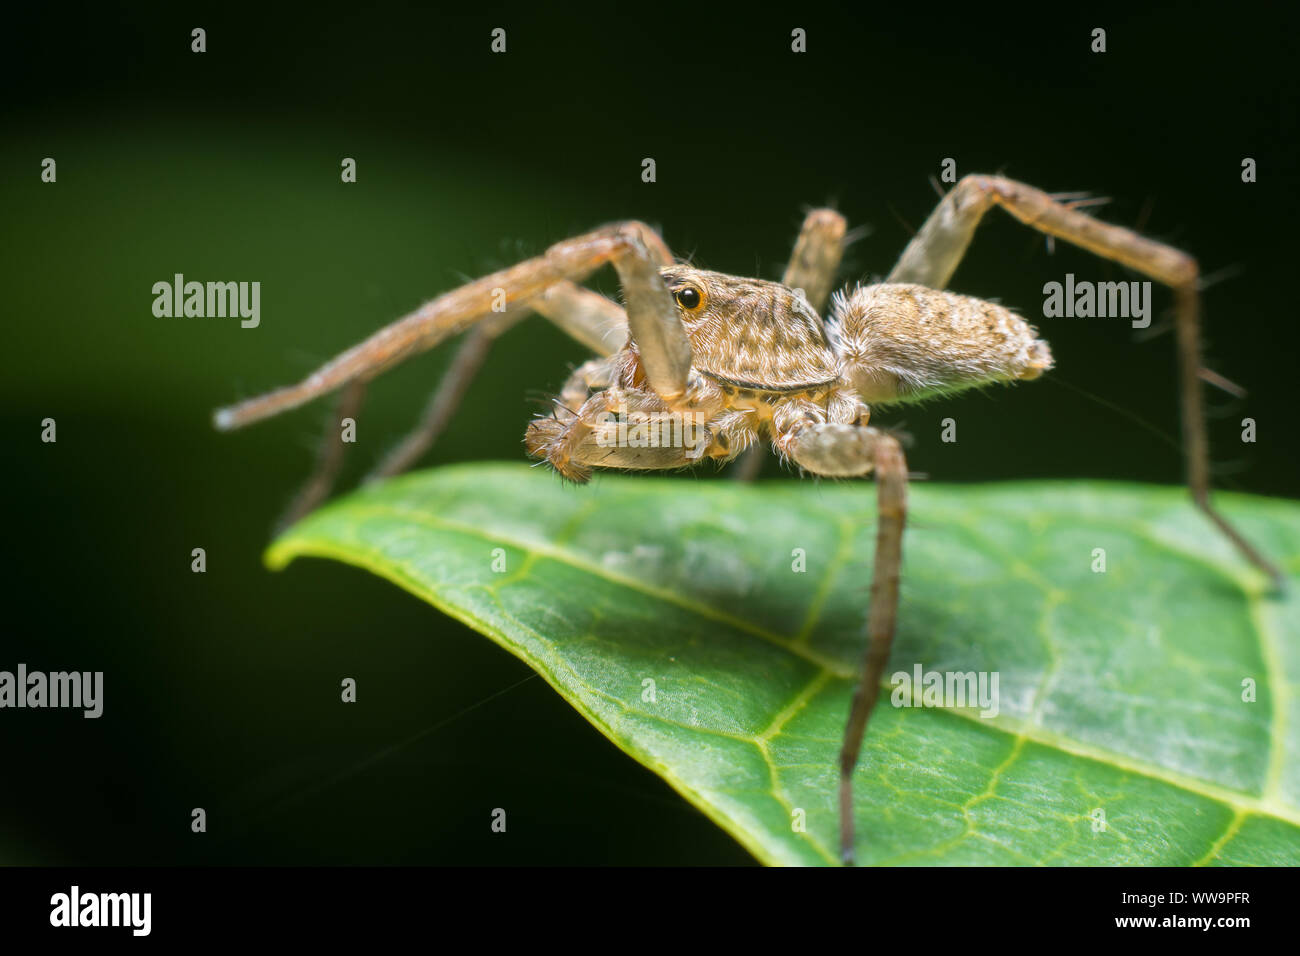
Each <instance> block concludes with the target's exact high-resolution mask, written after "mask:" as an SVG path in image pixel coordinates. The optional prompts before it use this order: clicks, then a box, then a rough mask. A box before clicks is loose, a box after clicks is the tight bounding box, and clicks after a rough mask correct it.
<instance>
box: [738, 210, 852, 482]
mask: <svg viewBox="0 0 1300 956" xmlns="http://www.w3.org/2000/svg"><path fill="white" fill-rule="evenodd" d="M847 232H848V223H847V222H846V221H845V219H844V217H843V216H841V215H840V214H839V213H838V212H836V211H835V210H834V209H813V210H812V211H810V212H809V213H808V215H806V216H805V217H804V220H803V225H802V226H801V227H800V229H799V236H798V238H796V239H795V242H794V251H793V252H791V254H790V261H789V262H788V263H787V264H786V267H785V273H784V274H783V275H782V276H781V284H782V285H784V286H787V287H789V288H791V289H803V293H804V297H805V298H806V299H807V300H808V304H809V305H811V306H812V307H813V308H814V309H815V310H816V311H817V314H818V315H821V314H822V313H824V312H825V311H826V303H827V301H828V300H829V299H830V296H831V288H832V286H833V285H834V283H835V273H836V271H838V269H839V267H840V260H841V259H842V258H843V257H844V247H845V245H846V242H845V235H846V234H847ZM766 460H767V448H766V447H765V446H764V445H763V444H762V443H761V442H755V443H754V444H753V445H751V446H750V447H749V448H748V449H747V450H746V451H745V452H744V454H742V455H741V456H740V457H739V458H738V459H737V460H736V464H735V465H734V466H733V468H732V470H731V477H732V478H734V479H735V480H736V481H753V480H754V479H755V478H757V477H758V473H759V472H760V471H762V469H763V463H764V462H765V461H766Z"/></svg>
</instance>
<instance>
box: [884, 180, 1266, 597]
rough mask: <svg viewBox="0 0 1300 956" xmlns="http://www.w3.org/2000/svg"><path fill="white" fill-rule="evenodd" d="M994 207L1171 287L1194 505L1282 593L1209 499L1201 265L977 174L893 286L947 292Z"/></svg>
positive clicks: (919, 237) (895, 274)
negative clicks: (1202, 377)
mask: <svg viewBox="0 0 1300 956" xmlns="http://www.w3.org/2000/svg"><path fill="white" fill-rule="evenodd" d="M995 205H996V206H1001V207H1002V208H1003V209H1005V210H1006V211H1007V212H1008V213H1010V214H1011V215H1012V216H1014V217H1015V218H1016V219H1019V220H1020V221H1021V222H1023V223H1024V224H1025V225H1027V226H1029V227H1030V228H1032V229H1037V230H1038V231H1039V232H1042V233H1045V234H1047V235H1049V236H1056V237H1058V238H1060V239H1064V240H1065V241H1066V242H1069V243H1072V244H1073V245H1076V246H1079V247H1081V248H1083V249H1087V250H1088V251H1089V252H1092V253H1094V254H1096V255H1098V256H1101V257H1102V258H1104V259H1110V260H1112V261H1114V262H1118V263H1120V264H1122V265H1125V266H1128V267H1129V268H1131V269H1134V270H1136V271H1137V272H1140V273H1141V274H1143V275H1146V276H1149V277H1151V278H1152V279H1155V280H1156V281H1158V282H1160V283H1162V284H1164V285H1167V286H1169V287H1170V288H1171V289H1173V292H1174V304H1175V322H1176V328H1177V336H1178V359H1179V381H1180V385H1179V388H1180V391H1181V414H1182V422H1183V446H1184V453H1185V456H1186V467H1187V485H1188V488H1189V490H1190V491H1191V495H1192V500H1193V501H1194V502H1195V503H1196V506H1197V507H1198V508H1200V509H1201V511H1203V512H1204V513H1205V514H1206V516H1207V517H1209V519H1210V520H1211V521H1213V522H1214V524H1215V525H1217V526H1218V528H1219V530H1220V531H1221V532H1222V533H1223V534H1224V535H1225V536H1226V537H1227V538H1228V540H1230V541H1231V542H1232V543H1233V544H1234V545H1235V546H1236V548H1237V550H1238V551H1239V552H1240V553H1241V554H1242V556H1243V557H1245V558H1246V559H1247V560H1248V561H1250V562H1251V563H1252V564H1254V565H1255V566H1256V567H1257V568H1259V569H1261V570H1262V571H1264V572H1265V573H1267V574H1268V575H1269V576H1270V577H1271V578H1272V579H1273V582H1274V584H1275V585H1276V586H1278V587H1281V585H1282V580H1283V578H1282V574H1281V572H1280V571H1279V570H1278V568H1277V567H1276V566H1275V565H1274V564H1273V563H1272V562H1270V561H1269V560H1268V559H1267V558H1265V557H1264V555H1263V554H1261V553H1260V552H1259V550H1258V549H1256V548H1255V546H1254V545H1252V544H1251V543H1250V542H1249V541H1247V540H1246V539H1245V538H1244V537H1242V535H1241V534H1240V533H1239V532H1238V531H1237V529H1236V528H1234V527H1233V526H1232V525H1231V524H1230V523H1229V522H1228V520H1227V519H1226V518H1224V517H1223V516H1222V515H1221V514H1219V512H1218V511H1217V510H1216V509H1215V507H1214V505H1213V503H1212V502H1211V501H1210V447H1209V437H1208V435H1207V432H1206V428H1205V409H1204V406H1203V404H1202V396H1201V385H1200V373H1201V344H1200V339H1201V332H1200V302H1199V298H1198V295H1197V280H1198V276H1199V272H1200V270H1199V268H1198V266H1197V263H1196V260H1195V259H1193V258H1192V257H1191V256H1189V255H1188V254H1187V253H1185V252H1181V251H1179V250H1177V249H1174V248H1172V247H1171V246H1167V245H1164V244H1163V243H1159V242H1155V241H1153V240H1151V239H1147V238H1144V237H1143V236H1140V235H1138V234H1137V233H1135V232H1133V231H1132V230H1130V229H1125V228H1123V227H1122V226H1115V225H1111V224H1109V223H1104V222H1101V221H1099V220H1097V219H1093V218H1092V217H1091V216H1088V215H1086V214H1084V213H1082V212H1078V211H1076V210H1075V209H1073V208H1071V206H1070V205H1069V204H1062V203H1059V202H1057V201H1056V200H1054V199H1053V198H1052V197H1051V196H1049V195H1048V194H1047V193H1044V192H1042V191H1041V190H1038V189H1035V188H1033V187H1032V186H1027V185H1025V184H1024V183H1019V182H1015V181H1014V180H1010V179H1004V178H1003V177H1001V176H980V175H972V176H966V177H965V178H963V179H962V180H961V182H959V183H958V184H957V185H956V186H955V187H954V188H953V189H952V190H951V191H950V192H949V193H948V194H947V195H946V196H944V197H943V200H942V201H941V202H940V203H939V205H938V206H937V207H936V208H935V210H934V212H933V213H931V214H930V218H929V219H927V220H926V222H925V225H924V226H922V227H921V231H920V232H918V233H917V234H916V236H915V237H914V238H913V239H912V241H911V242H909V243H908V244H907V248H905V249H904V250H903V254H902V255H901V256H900V257H899V259H898V262H897V264H896V265H895V266H894V269H893V271H892V272H891V273H890V274H889V277H888V279H887V281H888V282H899V283H915V284H918V285H925V286H929V287H930V288H932V289H944V288H946V287H947V284H948V281H949V279H951V278H952V274H953V272H954V271H955V270H956V268H957V264H958V263H959V262H960V261H961V259H962V256H963V255H964V254H965V252H966V249H967V247H968V246H969V245H970V242H971V238H972V236H973V235H974V233H975V228H976V227H977V226H978V225H979V223H980V220H981V219H982V218H983V216H984V213H986V212H987V211H988V210H989V209H991V208H992V207H993V206H995Z"/></svg>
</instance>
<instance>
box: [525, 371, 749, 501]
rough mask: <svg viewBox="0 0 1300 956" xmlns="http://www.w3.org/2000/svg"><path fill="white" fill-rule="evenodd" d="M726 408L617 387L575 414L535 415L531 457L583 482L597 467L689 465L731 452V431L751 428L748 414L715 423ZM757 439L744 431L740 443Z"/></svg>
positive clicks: (727, 416) (643, 468)
mask: <svg viewBox="0 0 1300 956" xmlns="http://www.w3.org/2000/svg"><path fill="white" fill-rule="evenodd" d="M695 397H696V398H698V397H699V396H695ZM722 411H723V410H722V407H721V403H716V402H711V401H710V402H708V403H701V402H698V401H688V402H687V403H686V404H685V405H684V406H680V407H675V406H673V405H671V404H669V403H668V402H665V401H664V400H663V399H662V398H660V397H659V396H658V395H655V394H654V393H653V392H649V391H646V390H644V389H639V388H626V387H623V386H619V385H613V386H610V387H609V388H606V389H603V390H602V391H599V392H596V393H595V394H594V395H592V396H591V397H590V398H588V399H587V400H586V402H584V403H583V405H582V407H581V408H579V409H578V411H577V413H576V414H565V415H555V416H546V417H542V418H536V419H534V420H533V421H532V422H531V423H530V424H529V426H528V432H527V434H526V436H525V438H524V442H525V444H526V446H527V448H528V454H529V455H531V456H532V457H534V458H542V459H545V460H546V462H547V463H548V464H549V465H550V466H551V467H552V468H554V469H555V470H556V471H557V472H559V473H560V474H561V475H562V476H564V477H565V478H567V479H569V480H570V481H574V482H579V483H581V482H585V481H587V480H588V479H589V478H590V477H591V471H592V469H593V468H615V469H623V470H628V471H656V470H662V469H671V468H685V467H688V466H691V465H696V464H699V463H700V462H701V461H702V460H704V459H705V458H728V457H730V455H731V454H732V452H731V451H730V448H731V447H732V446H731V445H730V442H729V438H728V435H729V434H730V435H732V436H733V437H734V436H736V435H738V434H739V432H740V431H742V430H743V429H744V428H745V427H746V423H745V422H744V421H743V419H744V418H745V416H743V415H738V414H737V415H731V414H728V413H724V414H723V424H722V427H714V426H715V423H714V422H713V421H712V419H713V417H714V416H715V415H717V414H718V413H719V412H722ZM752 437H753V436H752V433H749V434H746V435H744V436H743V437H742V438H741V440H740V441H741V445H740V446H741V447H743V444H744V443H745V442H748V441H749V440H752Z"/></svg>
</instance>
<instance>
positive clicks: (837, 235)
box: [781, 209, 848, 315]
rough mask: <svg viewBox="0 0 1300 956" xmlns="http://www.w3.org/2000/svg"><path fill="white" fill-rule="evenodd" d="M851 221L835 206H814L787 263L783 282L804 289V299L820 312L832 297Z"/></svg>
mask: <svg viewBox="0 0 1300 956" xmlns="http://www.w3.org/2000/svg"><path fill="white" fill-rule="evenodd" d="M847 230H848V223H847V222H845V220H844V217H843V216H841V215H840V214H839V213H838V212H836V211H835V210H834V209H814V210H812V211H811V212H810V213H808V215H807V216H805V217H804V221H803V226H802V227H801V228H800V229H799V237H798V238H797V239H796V240H795V243H794V251H793V252H792V253H791V254H790V261H789V263H787V264H786V267H785V274H784V275H783V276H781V284H782V285H784V286H788V287H789V288H791V289H803V293H804V298H806V299H807V300H808V304H809V305H811V306H812V307H813V308H814V309H816V310H817V313H818V314H819V315H820V314H821V313H822V312H824V311H825V309H826V302H827V300H828V299H830V297H831V286H832V285H833V284H834V282H835V272H836V270H838V269H839V267H840V259H841V258H843V256H844V236H845V233H846V232H847Z"/></svg>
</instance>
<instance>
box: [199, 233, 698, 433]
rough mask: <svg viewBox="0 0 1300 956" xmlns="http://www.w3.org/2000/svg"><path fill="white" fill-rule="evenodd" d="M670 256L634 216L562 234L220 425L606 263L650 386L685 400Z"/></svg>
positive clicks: (311, 394)
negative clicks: (668, 277)
mask: <svg viewBox="0 0 1300 956" xmlns="http://www.w3.org/2000/svg"><path fill="white" fill-rule="evenodd" d="M671 259H672V257H671V254H670V253H669V252H668V250H667V247H666V246H664V244H663V240H662V239H660V238H659V237H658V235H656V234H655V233H654V231H653V230H651V229H650V227H648V226H646V225H644V224H642V223H638V222H625V223H618V224H616V225H612V226H606V227H605V228H603V229H598V230H596V231H595V232H590V233H587V234H586V235H583V236H579V237H577V238H575V239H566V240H564V241H563V242H559V243H556V244H555V245H554V246H552V247H551V248H550V249H548V250H547V251H546V252H545V253H544V254H542V255H540V256H537V257H535V258H533V259H529V260H526V261H525V262H521V263H519V264H518V265H515V266H511V267H510V268H508V269H503V270H501V271H499V272H495V273H492V274H491V275H488V276H484V277H483V278H482V279H478V280H477V281H475V282H471V283H469V284H468V285H464V286H461V287H460V288H459V289H455V290H453V291H451V292H448V293H446V294H445V295H442V296H439V297H438V298H436V299H434V300H433V301H431V302H429V303H427V304H425V305H424V306H422V307H420V308H419V309H417V310H416V311H415V312H412V313H411V314H410V315H407V316H406V317H404V318H401V319H398V320H397V321H396V322H394V323H392V324H391V325H388V326H386V327H385V328H382V329H380V330H379V331H378V332H376V333H375V334H374V335H372V336H370V338H368V339H366V340H365V341H364V342H362V343H360V344H359V345H356V346H354V347H353V348H351V349H348V350H347V351H346V352H343V353H342V354H341V355H339V356H337V357H335V358H334V359H331V360H330V361H329V362H327V363H326V364H325V365H323V366H321V367H320V368H319V369H317V370H316V371H315V372H313V373H312V374H311V375H309V376H308V377H307V378H305V379H304V380H303V381H301V382H299V383H298V384H296V385H290V386H287V387H285V388H281V389H277V390H276V391H273V392H269V393H267V394H265V395H262V396H259V397H257V398H251V399H249V400H247V401H244V402H240V403H239V404H237V405H233V406H230V407H228V408H223V409H220V410H218V411H217V413H216V415H215V417H214V421H215V424H216V426H217V428H219V429H221V430H223V431H225V430H229V429H233V428H241V427H243V426H245V425H249V424H252V423H253V422H256V421H260V420H261V419H263V418H269V417H270V416H272V415H277V414H279V413H280V412H284V411H288V410H289V409H291V408H296V407H298V406H299V405H302V404H304V403H306V402H309V401H311V400H312V399H314V398H317V397H319V396H321V395H325V394H327V393H329V392H332V391H334V390H336V389H338V388H340V387H342V386H343V385H346V384H347V383H349V382H352V381H355V380H356V379H361V378H373V377H374V376H376V375H378V374H380V373H381V372H383V371H385V370H386V369H388V368H390V367H392V366H393V365H396V364H397V363H398V362H401V361H403V360H405V359H407V358H409V357H411V356H412V355H415V354H417V353H419V352H423V351H426V350H427V349H430V348H433V347H434V346H435V345H437V344H438V343H439V342H442V341H444V340H445V339H447V338H448V337H450V336H452V335H454V334H456V333H457V332H461V331H463V330H465V329H467V328H469V327H470V326H472V325H474V324H476V323H478V322H481V321H482V320H484V319H486V318H489V317H490V316H492V315H496V314H500V313H501V311H502V308H503V307H504V308H509V307H510V306H512V305H519V304H523V303H527V302H529V300H532V299H536V298H537V297H538V296H541V295H543V294H544V293H546V292H547V291H548V290H550V289H551V288H552V287H553V286H555V285H557V284H558V283H560V282H563V281H565V280H569V281H576V280H580V279H582V278H583V277H585V276H586V275H587V274H589V273H590V272H592V271H593V270H595V269H596V268H598V267H599V266H601V265H604V264H606V263H610V264H612V265H613V266H614V268H615V269H616V270H617V272H618V275H619V280H620V282H621V284H622V286H623V292H624V295H625V297H626V300H627V313H628V327H629V329H630V331H631V334H632V337H633V338H635V339H636V342H637V346H638V348H639V350H640V355H641V361H642V364H643V366H644V369H645V373H646V377H647V378H648V380H649V382H650V385H651V387H652V389H653V390H654V391H655V392H656V393H657V394H659V395H660V396H662V397H663V398H666V399H669V400H676V399H679V398H680V397H681V395H682V394H683V393H684V392H685V390H686V376H687V373H688V372H689V371H690V367H691V345H690V340H689V339H688V338H687V335H686V330H685V329H684V328H683V327H682V324H681V320H680V318H679V316H678V313H677V308H676V306H675V304H674V302H673V298H672V296H671V294H670V293H669V292H668V289H667V287H666V286H665V285H664V282H663V279H662V278H661V277H660V276H659V269H660V268H661V267H663V266H665V265H668V264H669V263H670V262H671ZM494 306H496V308H495V309H494ZM543 308H545V306H543Z"/></svg>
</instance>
